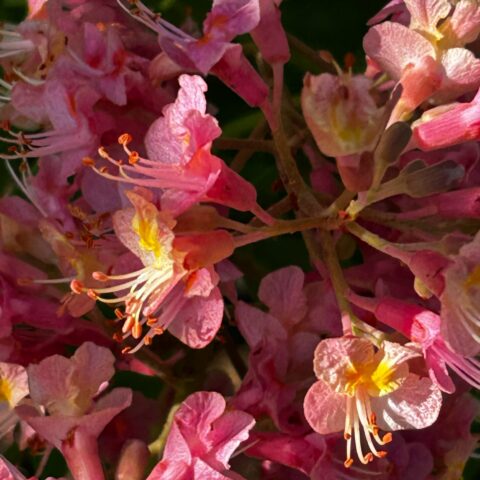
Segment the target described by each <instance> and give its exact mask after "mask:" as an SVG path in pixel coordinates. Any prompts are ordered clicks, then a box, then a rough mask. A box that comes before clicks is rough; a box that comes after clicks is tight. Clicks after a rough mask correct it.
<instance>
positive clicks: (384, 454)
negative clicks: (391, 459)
mask: <svg viewBox="0 0 480 480" xmlns="http://www.w3.org/2000/svg"><path fill="white" fill-rule="evenodd" d="M387 455H388V452H386V451H385V450H379V451H378V458H385V457H386V456H387Z"/></svg>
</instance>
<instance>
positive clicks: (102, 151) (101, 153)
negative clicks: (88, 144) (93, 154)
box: [98, 147, 109, 158]
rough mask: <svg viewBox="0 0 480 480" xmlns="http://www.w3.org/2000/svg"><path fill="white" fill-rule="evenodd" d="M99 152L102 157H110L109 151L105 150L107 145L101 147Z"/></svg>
mask: <svg viewBox="0 0 480 480" xmlns="http://www.w3.org/2000/svg"><path fill="white" fill-rule="evenodd" d="M98 154H99V155H100V156H101V157H102V158H108V156H109V155H108V153H107V151H106V150H105V147H100V148H99V149H98Z"/></svg>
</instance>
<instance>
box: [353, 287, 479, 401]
mask: <svg viewBox="0 0 480 480" xmlns="http://www.w3.org/2000/svg"><path fill="white" fill-rule="evenodd" d="M349 298H350V299H351V300H352V302H354V303H355V304H357V305H358V306H360V307H362V308H364V309H366V310H369V311H371V312H373V313H374V314H375V317H376V318H377V319H378V320H379V321H380V322H382V323H384V324H385V325H388V326H390V327H392V328H394V329H395V330H396V331H398V332H401V333H402V334H403V335H405V336H406V337H407V338H409V339H410V340H412V342H414V343H416V344H418V345H419V346H420V347H421V349H422V352H423V355H424V357H425V363H426V366H427V369H428V373H429V375H430V378H431V380H432V382H434V383H435V384H436V385H437V386H438V387H439V388H440V389H441V390H443V391H444V392H448V393H452V392H454V391H455V385H454V383H453V381H452V379H451V378H450V377H449V375H448V370H447V367H449V368H450V369H451V370H453V371H454V372H455V373H457V374H458V376H459V377H460V378H462V379H463V380H465V381H466V382H467V383H469V384H470V385H472V386H473V387H475V388H477V389H478V388H480V363H479V362H478V361H477V360H476V359H475V358H472V357H464V356H462V355H459V354H458V353H455V352H454V351H452V350H451V348H450V347H449V346H448V345H447V344H446V343H445V342H444V340H443V338H442V335H441V333H440V332H441V324H442V319H441V317H440V315H438V314H436V313H435V312H432V311H431V310H428V309H427V308H425V307H421V306H419V305H415V304H412V303H408V302H405V301H402V300H398V299H395V298H391V297H382V298H379V299H374V298H366V297H359V296H358V295H351V296H350V297H349Z"/></svg>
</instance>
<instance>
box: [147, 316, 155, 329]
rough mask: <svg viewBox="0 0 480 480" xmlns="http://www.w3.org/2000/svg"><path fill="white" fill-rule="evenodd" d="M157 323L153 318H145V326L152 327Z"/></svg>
mask: <svg viewBox="0 0 480 480" xmlns="http://www.w3.org/2000/svg"><path fill="white" fill-rule="evenodd" d="M156 323H157V319H156V318H154V317H147V326H149V327H153V326H154V325H155V324H156Z"/></svg>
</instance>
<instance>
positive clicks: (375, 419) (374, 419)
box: [370, 413, 377, 425]
mask: <svg viewBox="0 0 480 480" xmlns="http://www.w3.org/2000/svg"><path fill="white" fill-rule="evenodd" d="M370 423H371V424H372V425H376V424H377V416H376V415H375V413H371V414H370Z"/></svg>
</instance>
